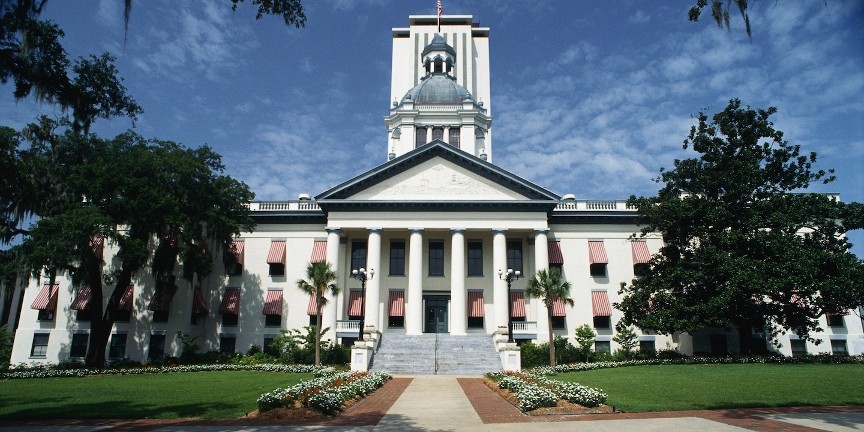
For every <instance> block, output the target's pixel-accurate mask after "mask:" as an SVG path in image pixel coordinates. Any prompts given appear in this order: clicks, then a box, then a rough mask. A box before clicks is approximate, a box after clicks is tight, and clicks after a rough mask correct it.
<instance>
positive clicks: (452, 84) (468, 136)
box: [384, 15, 492, 162]
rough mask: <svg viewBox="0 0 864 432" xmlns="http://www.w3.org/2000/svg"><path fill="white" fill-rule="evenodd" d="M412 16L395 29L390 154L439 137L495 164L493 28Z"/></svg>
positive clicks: (467, 19)
mask: <svg viewBox="0 0 864 432" xmlns="http://www.w3.org/2000/svg"><path fill="white" fill-rule="evenodd" d="M437 18H438V17H437V16H436V15H412V16H410V17H409V21H410V26H409V27H408V28H394V29H393V64H392V72H391V73H392V78H391V84H390V98H391V100H392V105H391V107H390V115H388V116H387V117H385V119H384V122H385V125H386V126H387V135H388V143H387V154H388V158H389V159H393V158H395V157H398V156H400V155H402V154H404V153H407V152H409V151H411V150H413V149H415V148H417V147H419V146H422V145H424V144H427V143H429V142H431V141H434V140H436V139H438V140H441V141H444V142H446V143H448V144H451V145H453V146H455V147H458V148H459V149H461V150H463V151H465V152H467V153H470V154H472V155H474V156H477V157H480V158H482V159H485V160H487V161H490V162H491V161H492V136H491V126H492V116H491V111H490V108H491V103H490V91H489V88H490V87H489V29H488V28H484V27H480V26H479V25H478V24H475V23H473V22H472V16H471V15H451V16H442V17H441V31H440V32H438V27H437V23H438V20H437Z"/></svg>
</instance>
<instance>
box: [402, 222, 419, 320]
mask: <svg viewBox="0 0 864 432" xmlns="http://www.w3.org/2000/svg"><path fill="white" fill-rule="evenodd" d="M407 301H408V305H407V307H406V310H405V321H406V322H405V334H409V335H419V334H422V333H423V228H411V238H410V239H409V241H408V300H407Z"/></svg>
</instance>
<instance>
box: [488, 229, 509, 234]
mask: <svg viewBox="0 0 864 432" xmlns="http://www.w3.org/2000/svg"><path fill="white" fill-rule="evenodd" d="M491 231H492V233H493V234H497V233H501V234H504V233H506V232H507V228H492V229H491Z"/></svg>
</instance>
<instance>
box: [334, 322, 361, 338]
mask: <svg viewBox="0 0 864 432" xmlns="http://www.w3.org/2000/svg"><path fill="white" fill-rule="evenodd" d="M336 333H354V334H357V335H359V334H360V320H336Z"/></svg>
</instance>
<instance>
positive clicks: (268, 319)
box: [235, 314, 282, 327]
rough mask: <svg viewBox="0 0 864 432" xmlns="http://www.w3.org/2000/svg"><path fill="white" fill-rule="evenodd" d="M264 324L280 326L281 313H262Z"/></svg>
mask: <svg viewBox="0 0 864 432" xmlns="http://www.w3.org/2000/svg"><path fill="white" fill-rule="evenodd" d="M235 316H236V315H235ZM264 325H265V326H267V327H280V326H282V315H276V314H267V315H264Z"/></svg>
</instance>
